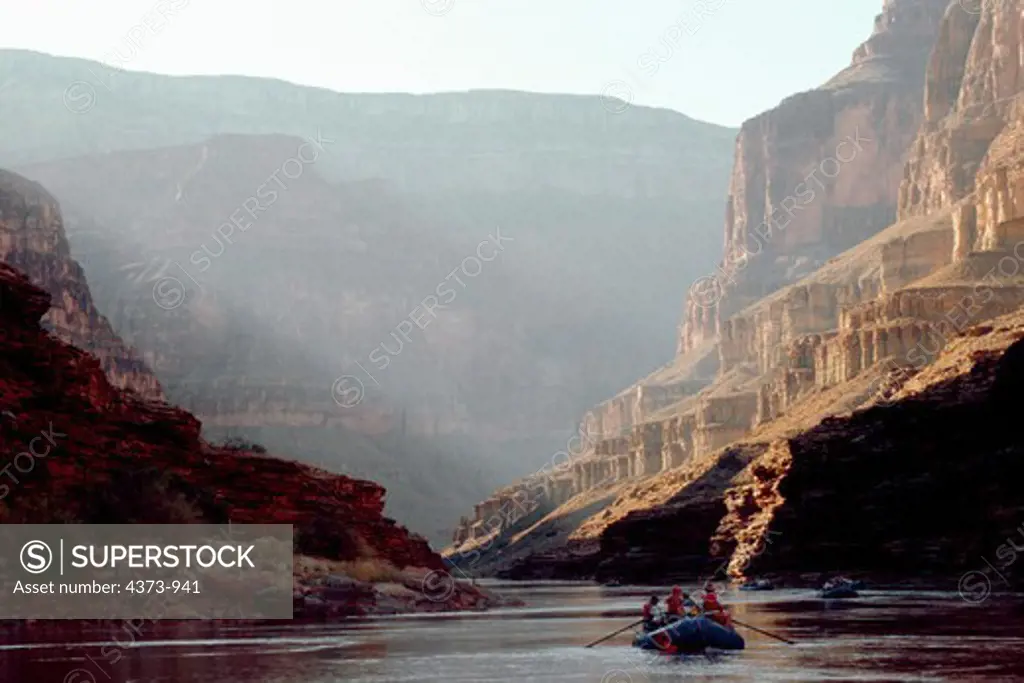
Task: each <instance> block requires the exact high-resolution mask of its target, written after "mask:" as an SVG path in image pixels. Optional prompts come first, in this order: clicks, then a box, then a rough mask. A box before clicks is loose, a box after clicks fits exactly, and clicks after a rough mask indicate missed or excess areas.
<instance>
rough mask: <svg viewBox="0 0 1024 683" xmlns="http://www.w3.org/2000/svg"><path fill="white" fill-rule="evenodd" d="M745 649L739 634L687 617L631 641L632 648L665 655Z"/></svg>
mask: <svg viewBox="0 0 1024 683" xmlns="http://www.w3.org/2000/svg"><path fill="white" fill-rule="evenodd" d="M745 646H746V643H745V642H744V640H743V637H742V636H740V634H738V633H736V631H734V630H732V629H729V628H726V627H724V626H722V625H721V624H718V623H716V622H714V621H712V620H711V619H708V618H707V617H687V618H685V619H681V620H679V621H676V622H673V623H671V624H669V625H668V626H664V627H662V628H660V629H658V630H656V631H651V632H650V633H638V634H637V635H636V638H635V639H634V640H633V647H638V648H640V649H641V650H654V651H658V652H664V653H665V654H695V653H698V652H704V651H705V650H707V649H714V650H742V649H743V648H744V647H745Z"/></svg>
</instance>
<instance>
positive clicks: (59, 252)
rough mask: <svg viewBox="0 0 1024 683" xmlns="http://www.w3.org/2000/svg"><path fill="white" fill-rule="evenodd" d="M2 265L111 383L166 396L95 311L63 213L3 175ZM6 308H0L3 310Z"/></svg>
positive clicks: (25, 183) (36, 189)
mask: <svg viewBox="0 0 1024 683" xmlns="http://www.w3.org/2000/svg"><path fill="white" fill-rule="evenodd" d="M0 259H2V260H3V261H4V262H6V263H9V264H11V265H13V266H15V267H17V268H18V269H20V270H21V271H22V272H24V273H25V274H26V275H28V277H29V278H30V279H31V280H32V282H33V283H35V284H37V285H39V286H40V287H42V288H43V289H45V290H46V291H47V292H49V294H50V296H51V297H52V298H53V301H54V302H55V305H54V307H53V308H52V309H50V310H49V311H47V312H46V314H45V316H44V317H43V324H44V325H45V326H46V327H47V328H48V329H51V330H53V331H54V332H55V333H56V334H57V335H58V336H59V337H60V338H61V339H63V340H65V341H67V342H68V343H70V344H73V345H74V346H76V347H78V348H80V349H85V350H86V351H89V352H90V353H92V354H93V355H95V356H96V358H98V359H99V361H100V364H101V365H102V367H103V370H104V372H106V373H107V377H108V378H109V379H110V381H111V382H112V383H113V384H114V385H115V386H118V387H122V388H126V389H131V390H133V391H135V392H137V393H138V394H139V395H140V396H143V397H147V398H161V397H162V396H163V394H162V391H161V388H160V384H159V382H157V379H156V376H155V375H153V373H152V372H151V371H150V370H149V368H148V367H146V365H145V364H144V363H143V362H142V361H141V360H140V359H139V357H138V356H137V355H136V353H135V351H134V350H133V349H131V348H129V347H127V346H125V344H124V343H123V342H122V341H121V339H120V338H118V336H117V335H116V334H114V331H113V329H112V328H111V326H110V323H109V322H108V321H107V319H106V318H105V317H103V316H102V315H100V313H99V311H97V310H96V306H95V305H93V301H92V296H91V295H90V293H89V289H88V285H87V284H86V282H85V274H84V273H83V272H82V268H81V267H80V266H79V265H78V263H77V262H76V261H75V260H74V259H72V258H71V253H70V250H69V249H68V243H67V240H66V239H65V236H64V226H63V223H62V219H61V212H60V207H59V206H58V205H57V202H56V200H54V198H53V197H51V196H50V195H49V193H47V192H46V190H44V189H43V188H42V187H41V186H39V185H38V184H36V183H33V182H31V181H29V180H26V179H25V178H22V177H21V176H18V175H16V174H13V173H9V172H7V171H3V170H0ZM2 305H3V302H0V306H2Z"/></svg>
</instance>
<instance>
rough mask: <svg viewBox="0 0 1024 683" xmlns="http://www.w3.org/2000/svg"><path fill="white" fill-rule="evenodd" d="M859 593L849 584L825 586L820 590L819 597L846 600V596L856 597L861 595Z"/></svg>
mask: <svg viewBox="0 0 1024 683" xmlns="http://www.w3.org/2000/svg"><path fill="white" fill-rule="evenodd" d="M859 595H860V594H859V593H857V591H855V590H854V589H853V587H852V586H850V585H849V584H842V585H840V586H833V587H831V588H823V589H821V590H820V591H818V597H819V598H822V599H823V600H844V599H846V598H856V597H859Z"/></svg>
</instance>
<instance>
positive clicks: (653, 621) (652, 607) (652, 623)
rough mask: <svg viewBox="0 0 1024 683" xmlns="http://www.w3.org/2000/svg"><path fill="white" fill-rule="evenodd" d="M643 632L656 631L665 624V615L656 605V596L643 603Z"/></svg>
mask: <svg viewBox="0 0 1024 683" xmlns="http://www.w3.org/2000/svg"><path fill="white" fill-rule="evenodd" d="M643 613H644V631H656V630H658V629H659V628H661V627H662V626H664V624H665V615H664V614H663V613H662V611H661V607H660V606H659V605H658V596H657V595H652V596H651V599H650V600H648V601H647V602H645V603H644V612H643Z"/></svg>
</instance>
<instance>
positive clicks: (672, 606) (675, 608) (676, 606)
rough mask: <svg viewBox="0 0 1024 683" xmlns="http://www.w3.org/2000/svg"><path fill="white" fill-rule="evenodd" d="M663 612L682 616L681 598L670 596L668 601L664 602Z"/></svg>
mask: <svg viewBox="0 0 1024 683" xmlns="http://www.w3.org/2000/svg"><path fill="white" fill-rule="evenodd" d="M665 611H667V612H668V613H669V614H678V615H682V613H683V598H682V596H679V595H670V596H669V598H668V600H666V601H665Z"/></svg>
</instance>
